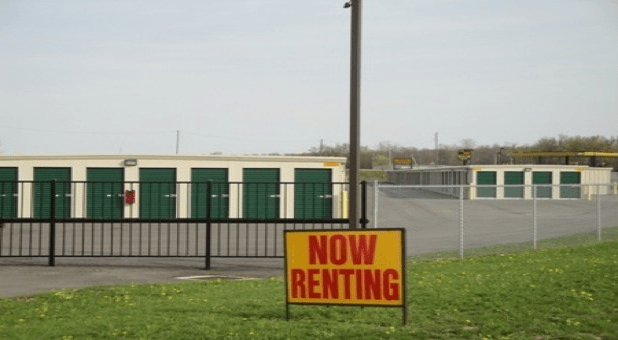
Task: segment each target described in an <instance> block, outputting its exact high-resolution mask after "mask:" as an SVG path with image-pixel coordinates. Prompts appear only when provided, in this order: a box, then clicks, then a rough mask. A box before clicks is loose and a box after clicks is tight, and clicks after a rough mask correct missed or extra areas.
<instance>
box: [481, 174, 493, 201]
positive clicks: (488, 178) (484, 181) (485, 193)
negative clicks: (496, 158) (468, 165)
mask: <svg viewBox="0 0 618 340" xmlns="http://www.w3.org/2000/svg"><path fill="white" fill-rule="evenodd" d="M476 184H477V185H496V172H495V171H478V172H477V173H476ZM476 196H477V197H494V198H495V197H496V188H495V187H487V188H476Z"/></svg>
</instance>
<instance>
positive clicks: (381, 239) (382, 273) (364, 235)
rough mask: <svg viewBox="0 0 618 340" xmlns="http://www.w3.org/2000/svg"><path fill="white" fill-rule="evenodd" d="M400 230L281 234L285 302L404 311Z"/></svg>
mask: <svg viewBox="0 0 618 340" xmlns="http://www.w3.org/2000/svg"><path fill="white" fill-rule="evenodd" d="M404 232H405V231H404V229H373V230H366V229H364V230H349V229H348V230H327V231H323V230H298V231H297V230H286V231H285V245H284V248H285V278H286V293H287V296H286V301H287V304H327V305H358V306H383V307H403V309H404V323H405V318H406V316H405V315H406V313H405V308H406V303H405V281H406V280H405V251H404V250H405V246H404V240H405V237H404Z"/></svg>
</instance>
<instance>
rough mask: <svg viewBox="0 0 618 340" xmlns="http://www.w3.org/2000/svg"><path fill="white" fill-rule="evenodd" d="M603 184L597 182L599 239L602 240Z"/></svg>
mask: <svg viewBox="0 0 618 340" xmlns="http://www.w3.org/2000/svg"><path fill="white" fill-rule="evenodd" d="M600 190H601V185H599V184H597V239H598V240H599V241H601V230H602V228H603V227H602V226H601V191H600Z"/></svg>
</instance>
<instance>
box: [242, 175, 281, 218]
mask: <svg viewBox="0 0 618 340" xmlns="http://www.w3.org/2000/svg"><path fill="white" fill-rule="evenodd" d="M243 182H244V183H243V200H242V202H243V216H244V217H245V218H279V169H244V170H243Z"/></svg>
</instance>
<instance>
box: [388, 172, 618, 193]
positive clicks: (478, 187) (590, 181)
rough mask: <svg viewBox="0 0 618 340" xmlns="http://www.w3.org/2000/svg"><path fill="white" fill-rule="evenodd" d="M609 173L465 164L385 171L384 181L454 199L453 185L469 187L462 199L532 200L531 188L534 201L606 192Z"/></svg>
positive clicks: (608, 190) (455, 188)
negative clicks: (535, 199)
mask: <svg viewBox="0 0 618 340" xmlns="http://www.w3.org/2000/svg"><path fill="white" fill-rule="evenodd" d="M611 171H612V169H611V168H595V167H589V166H572V165H521V164H520V165H466V166H457V167H435V168H425V169H411V170H398V171H388V172H387V179H388V182H390V183H393V184H400V185H422V186H428V187H427V190H430V191H436V192H440V193H444V194H447V195H452V196H457V197H458V196H459V193H460V189H459V187H456V186H458V185H459V186H460V185H466V186H468V185H469V186H470V188H465V189H464V197H465V198H466V199H532V198H533V196H532V195H533V191H532V190H533V185H536V186H537V192H536V197H537V198H546V199H549V198H552V199H579V198H584V197H586V196H587V195H596V194H597V193H598V194H601V195H604V194H608V193H610V192H611V190H612V187H611ZM594 184H601V185H600V186H599V187H598V188H597V187H596V186H594ZM432 185H433V186H435V187H429V186H432ZM438 186H443V187H438ZM468 189H470V190H468Z"/></svg>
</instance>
